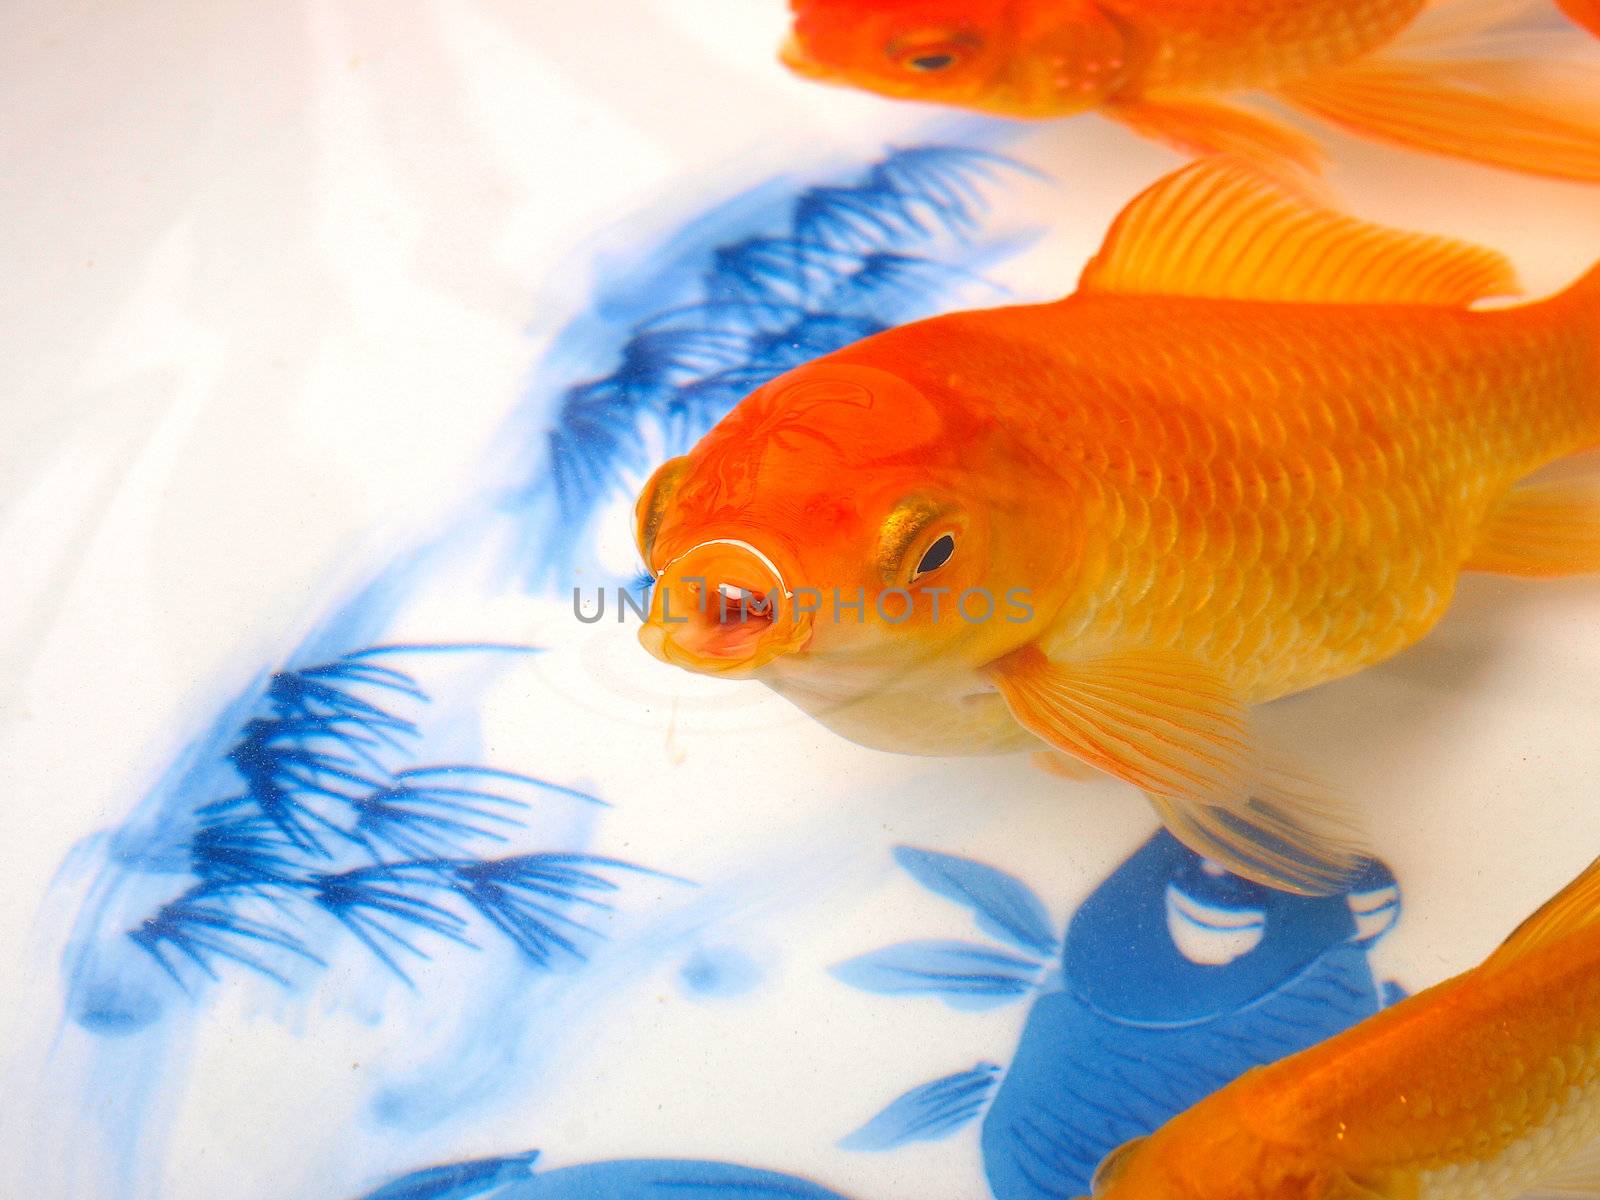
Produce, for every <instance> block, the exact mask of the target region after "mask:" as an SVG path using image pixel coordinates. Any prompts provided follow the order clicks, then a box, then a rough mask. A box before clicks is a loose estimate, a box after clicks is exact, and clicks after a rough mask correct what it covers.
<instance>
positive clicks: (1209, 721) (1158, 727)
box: [989, 646, 1360, 893]
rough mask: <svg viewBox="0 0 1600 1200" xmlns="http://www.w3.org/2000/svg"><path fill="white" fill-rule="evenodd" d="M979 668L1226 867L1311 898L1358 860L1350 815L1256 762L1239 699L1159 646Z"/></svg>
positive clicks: (1039, 655) (1058, 738)
mask: <svg viewBox="0 0 1600 1200" xmlns="http://www.w3.org/2000/svg"><path fill="white" fill-rule="evenodd" d="M989 674H990V676H991V678H992V679H993V680H994V683H995V686H996V687H997V688H998V689H999V691H1000V694H1001V695H1002V696H1003V697H1004V698H1005V701H1006V704H1007V705H1008V706H1009V707H1010V709H1011V713H1012V715H1013V716H1014V717H1015V718H1016V720H1017V721H1018V723H1019V724H1021V725H1023V726H1024V727H1025V728H1027V729H1029V730H1031V731H1032V732H1033V733H1035V734H1037V735H1038V736H1039V737H1040V738H1042V739H1044V740H1045V741H1046V742H1048V743H1049V744H1050V745H1051V746H1053V747H1054V748H1055V749H1057V750H1060V751H1062V752H1064V753H1066V754H1070V755H1072V756H1073V757H1075V758H1078V759H1081V760H1082V761H1084V762H1086V763H1089V764H1090V765H1091V766H1094V767H1097V768H1098V769H1100V770H1102V771H1104V772H1106V773H1107V774H1109V775H1114V776H1116V777H1117V778H1118V779H1121V780H1124V781H1125V782H1127V783H1131V784H1133V785H1134V786H1135V787H1137V788H1140V789H1141V790H1143V791H1144V793H1145V794H1146V795H1147V796H1148V797H1149V798H1150V801H1151V803H1152V804H1154V805H1155V808H1156V811H1157V812H1158V813H1159V814H1160V816H1161V819H1162V821H1163V823H1164V824H1165V825H1166V826H1167V828H1168V829H1170V830H1171V831H1172V833H1173V834H1174V835H1175V836H1176V837H1178V838H1179V839H1180V840H1182V841H1183V842H1185V843H1186V844H1187V845H1188V846H1189V847H1190V848H1191V849H1193V850H1195V851H1196V852H1197V853H1199V854H1203V855H1206V856H1208V857H1210V858H1214V859H1216V860H1217V861H1219V862H1221V863H1223V864H1224V865H1225V866H1227V867H1228V868H1229V869H1230V870H1232V871H1234V872H1236V873H1237V874H1240V875H1244V876H1247V877H1249V878H1252V879H1256V880H1259V881H1261V882H1263V883H1267V884H1269V885H1272V886H1275V887H1280V888H1285V889H1288V890H1291V891H1299V892H1308V893H1320V892H1327V891H1331V890H1334V889H1335V888H1337V886H1338V885H1339V884H1340V883H1341V882H1342V881H1343V880H1344V879H1345V877H1346V876H1347V875H1349V873H1350V872H1351V871H1352V869H1353V868H1354V867H1355V866H1356V865H1357V863H1358V862H1359V861H1360V852H1359V850H1358V848H1357V846H1356V840H1355V838H1354V836H1353V831H1352V829H1351V827H1350V824H1349V822H1348V821H1347V820H1345V819H1343V816H1342V814H1341V813H1340V811H1339V810H1338V809H1337V808H1336V807H1335V806H1333V805H1331V804H1330V803H1329V802H1328V801H1327V800H1325V799H1322V798H1318V797H1317V796H1316V795H1315V789H1314V788H1312V787H1310V786H1309V785H1307V784H1305V783H1304V782H1301V781H1293V780H1291V779H1290V778H1289V776H1288V775H1287V774H1285V773H1284V772H1283V771H1281V770H1277V769H1273V768H1271V767H1268V766H1267V765H1266V764H1265V763H1264V762H1263V760H1262V756H1261V755H1260V754H1259V753H1258V751H1257V749H1256V746H1255V744H1254V740H1253V738H1252V736H1251V733H1250V728H1249V721H1248V719H1247V715H1246V712H1245V708H1244V705H1243V704H1242V703H1241V702H1240V700H1239V698H1238V697H1237V696H1236V695H1234V694H1233V692H1232V690H1231V689H1230V688H1229V687H1228V686H1227V685H1226V684H1225V683H1224V682H1223V681H1222V679H1221V678H1220V677H1219V676H1218V675H1217V673H1216V672H1215V671H1213V670H1211V669H1210V668H1208V667H1206V666H1205V665H1204V664H1202V663H1199V662H1197V661H1195V660H1194V659H1191V658H1188V657H1186V656H1184V655H1180V654H1174V653H1168V652H1159V651H1148V652H1135V653H1128V654H1119V655H1113V656H1108V657H1104V658H1099V659H1094V660H1091V661H1088V662H1074V663H1067V664H1060V663H1054V662H1052V661H1051V660H1050V659H1048V658H1047V657H1046V656H1045V655H1044V653H1043V652H1042V651H1041V650H1039V649H1038V647H1036V646H1027V647H1024V648H1023V649H1022V650H1019V651H1017V652H1015V653H1013V654H1010V655H1007V656H1006V657H1005V658H1003V659H1001V660H999V661H998V662H996V663H995V664H993V665H992V666H991V667H990V668H989Z"/></svg>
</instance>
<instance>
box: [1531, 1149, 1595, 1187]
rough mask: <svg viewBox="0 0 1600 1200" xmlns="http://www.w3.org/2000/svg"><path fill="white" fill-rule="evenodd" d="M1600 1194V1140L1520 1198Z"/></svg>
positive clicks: (1581, 1151)
mask: <svg viewBox="0 0 1600 1200" xmlns="http://www.w3.org/2000/svg"><path fill="white" fill-rule="evenodd" d="M1597 1196H1600V1142H1591V1143H1590V1144H1589V1145H1588V1146H1586V1147H1585V1148H1584V1149H1582V1150H1580V1151H1579V1152H1578V1153H1577V1154H1576V1155H1574V1156H1573V1157H1572V1158H1570V1159H1568V1160H1567V1161H1566V1163H1564V1164H1563V1165H1562V1167H1561V1169H1560V1170H1559V1171H1557V1172H1555V1173H1554V1174H1552V1175H1551V1176H1549V1177H1548V1178H1546V1179H1541V1180H1540V1181H1539V1183H1538V1184H1537V1185H1536V1186H1535V1187H1534V1188H1533V1190H1532V1191H1527V1192H1523V1193H1522V1195H1521V1196H1519V1197H1518V1200H1595V1197H1597Z"/></svg>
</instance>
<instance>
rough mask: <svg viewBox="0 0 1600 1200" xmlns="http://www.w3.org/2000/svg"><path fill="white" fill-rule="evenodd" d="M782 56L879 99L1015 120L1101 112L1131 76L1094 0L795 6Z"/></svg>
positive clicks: (860, 0)
mask: <svg viewBox="0 0 1600 1200" xmlns="http://www.w3.org/2000/svg"><path fill="white" fill-rule="evenodd" d="M792 8H793V11H794V27H793V31H792V33H791V36H790V38H789V40H788V42H787V43H786V44H785V45H784V47H783V50H782V51H781V52H780V55H779V57H780V58H781V59H782V60H783V62H784V64H785V65H786V66H788V67H789V68H790V69H791V70H793V71H795V72H797V73H798V74H800V75H804V76H807V77H809V78H812V79H818V80H822V81H824V82H827V83H838V84H846V85H849V86H852V87H858V88H863V89H865V90H866V91H869V92H876V93H878V94H879V95H884V96H891V97H895V98H897V99H906V100H930V101H934V102H937V103H941V104H952V105H957V106H959V107H962V108H971V109H977V110H980V111H984V112H993V113H1000V114H1002V115H1005V116H1013V117H1051V116H1065V115H1067V114H1069V113H1074V112H1083V111H1086V110H1088V109H1091V108H1095V107H1098V106H1099V105H1100V103H1101V102H1102V101H1104V100H1105V99H1106V98H1107V97H1108V96H1110V95H1111V93H1112V92H1113V91H1115V90H1116V88H1117V86H1118V85H1119V84H1120V83H1121V82H1122V80H1123V78H1124V77H1125V75H1126V60H1127V48H1126V46H1125V45H1124V35H1123V32H1122V30H1121V29H1120V28H1119V27H1118V26H1117V25H1116V24H1115V23H1113V22H1112V21H1111V20H1110V19H1109V18H1107V17H1106V15H1105V14H1104V13H1103V12H1101V11H1100V9H1099V8H1098V7H1097V6H1096V5H1095V3H1094V2H1093V0H1049V2H1048V3H1045V2H1040V3H1031V2H1029V0H792Z"/></svg>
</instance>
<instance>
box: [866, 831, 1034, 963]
mask: <svg viewBox="0 0 1600 1200" xmlns="http://www.w3.org/2000/svg"><path fill="white" fill-rule="evenodd" d="M894 860H895V862H897V863H899V864H900V866H901V867H902V868H904V869H905V871H906V872H907V873H908V874H909V875H910V876H911V877H912V878H913V879H915V880H916V881H917V882H918V883H920V884H922V886H923V887H925V888H927V889H928V890H929V891H931V892H936V893H938V894H939V895H941V896H945V897H947V898H949V899H951V900H954V901H956V903H958V904H961V905H964V906H965V907H967V908H970V909H971V910H972V912H973V915H974V916H975V917H976V918H977V922H978V928H979V929H982V930H983V931H984V932H985V933H990V934H993V935H994V936H995V937H998V938H1003V939H1004V940H1005V941H1008V942H1010V943H1011V944H1012V945H1013V946H1016V947H1017V948H1018V949H1020V950H1027V951H1030V952H1032V953H1034V954H1054V953H1055V952H1056V950H1057V948H1058V944H1059V943H1058V941H1057V939H1056V935H1055V934H1054V933H1053V932H1052V931H1051V929H1050V913H1049V912H1048V911H1047V910H1046V909H1045V906H1044V902H1043V901H1041V900H1040V899H1039V897H1038V896H1036V895H1034V894H1033V892H1032V891H1030V890H1029V889H1028V888H1027V887H1026V886H1025V885H1024V884H1023V883H1022V882H1021V881H1020V880H1018V879H1016V878H1014V877H1013V876H1010V875H1007V874H1006V873H1005V872H1004V871H999V870H996V869H995V868H994V867H991V866H989V865H987V864H985V863H980V862H974V861H973V860H972V859H969V858H957V857H955V856H954V855H950V854H939V853H937V852H935V851H932V850H917V849H914V848H913V847H910V846H900V847H897V848H896V849H895V851H894Z"/></svg>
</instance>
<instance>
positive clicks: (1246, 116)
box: [1102, 97, 1324, 170]
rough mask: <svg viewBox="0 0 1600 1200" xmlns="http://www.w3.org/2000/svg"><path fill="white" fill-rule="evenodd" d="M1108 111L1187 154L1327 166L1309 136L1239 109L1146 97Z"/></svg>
mask: <svg viewBox="0 0 1600 1200" xmlns="http://www.w3.org/2000/svg"><path fill="white" fill-rule="evenodd" d="M1102 111H1103V112H1104V113H1105V115H1106V116H1108V117H1110V118H1111V119H1112V120H1115V121H1120V122H1122V123H1123V124H1124V125H1126V126H1128V128H1130V129H1132V130H1133V131H1134V132H1135V133H1138V134H1142V135H1143V136H1144V137H1148V138H1154V139H1155V140H1157V141H1160V142H1165V143H1166V144H1167V145H1169V146H1172V147H1173V148H1174V149H1177V150H1181V151H1183V152H1184V153H1185V154H1196V155H1200V156H1202V157H1204V156H1206V155H1211V154H1231V155H1239V156H1241V157H1243V158H1249V159H1254V160H1255V161H1257V162H1260V163H1267V164H1279V163H1284V162H1290V163H1295V164H1297V165H1299V166H1302V167H1306V168H1308V169H1310V170H1317V169H1319V168H1320V167H1321V166H1322V162H1323V157H1324V156H1323V153H1322V150H1321V148H1320V147H1319V146H1318V145H1317V143H1316V142H1315V141H1314V140H1313V139H1312V138H1310V137H1308V136H1307V135H1306V134H1303V133H1301V132H1300V131H1299V130H1298V129H1294V128H1292V127H1290V126H1288V125H1285V124H1283V123H1282V122H1281V121H1275V120H1273V119H1272V118H1271V117H1268V116H1266V115H1264V114H1262V113H1257V112H1252V111H1251V110H1249V109H1247V108H1240V107H1239V106H1237V105H1233V104H1221V103H1218V102H1217V101H1215V100H1191V99H1187V98H1185V99H1182V100H1178V99H1162V100H1154V99H1150V98H1148V97H1140V98H1139V99H1137V100H1125V101H1118V102H1116V103H1113V104H1110V105H1107V106H1106V107H1105V108H1104V109H1103V110H1102Z"/></svg>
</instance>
